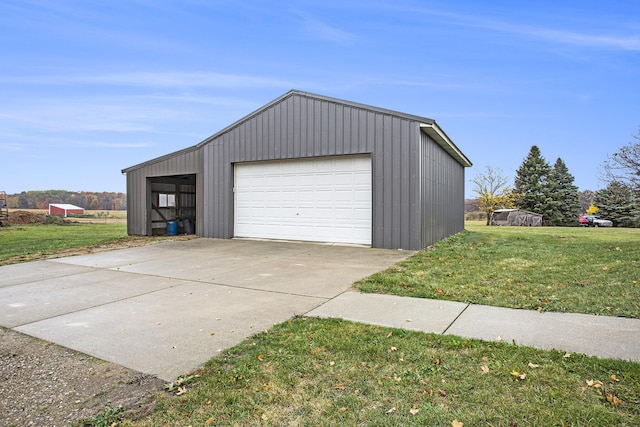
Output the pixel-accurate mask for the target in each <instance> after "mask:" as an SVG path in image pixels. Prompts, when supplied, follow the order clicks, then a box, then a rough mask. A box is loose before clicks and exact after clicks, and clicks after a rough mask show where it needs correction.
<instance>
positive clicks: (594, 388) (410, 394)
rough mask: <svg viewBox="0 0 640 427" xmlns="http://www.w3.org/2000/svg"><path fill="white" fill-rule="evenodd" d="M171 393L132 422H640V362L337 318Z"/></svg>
mask: <svg viewBox="0 0 640 427" xmlns="http://www.w3.org/2000/svg"><path fill="white" fill-rule="evenodd" d="M173 394H174V395H173V396H172V397H170V396H166V395H165V396H163V397H161V398H159V399H158V401H157V408H156V411H155V413H153V414H152V415H151V416H149V417H146V418H144V419H140V420H137V421H135V422H134V421H127V422H125V423H124V425H129V426H132V425H135V426H160V425H163V426H164V425H171V426H174V425H176V426H177V425H181V426H182V425H184V426H186V425H192V426H206V425H214V426H218V425H224V426H252V425H253V426H260V425H265V426H289V425H296V426H336V425H347V426H355V425H362V426H406V425H415V426H452V425H456V424H453V423H454V422H455V421H457V422H459V423H462V424H464V425H465V426H515V425H517V426H520V427H523V426H637V425H639V423H640V365H638V364H635V363H629V362H621V361H613V360H601V359H597V358H594V357H586V356H581V355H575V354H566V353H564V352H557V351H542V350H534V349H531V348H527V347H516V346H514V345H511V344H508V343H504V342H481V341H478V340H471V339H463V338H458V337H455V336H442V335H435V334H424V333H418V332H410V331H404V330H398V329H389V328H381V327H375V326H368V325H362V324H356V323H351V322H346V321H341V320H335V319H332V320H327V319H325V320H319V319H311V318H297V319H292V320H291V321H289V322H285V323H283V324H279V325H276V326H275V327H273V328H271V329H270V330H268V331H265V332H262V333H259V334H257V335H255V336H254V337H252V338H250V339H248V340H246V341H245V342H244V343H242V344H240V345H238V346H236V347H234V348H232V349H230V350H228V351H225V352H223V354H222V355H220V356H218V357H216V358H213V359H211V361H210V362H208V364H207V365H206V366H205V367H204V368H203V369H201V370H200V371H198V372H195V373H193V374H192V377H187V380H186V381H185V382H184V383H182V384H174V387H173ZM175 394H180V396H175ZM462 424H458V425H462Z"/></svg>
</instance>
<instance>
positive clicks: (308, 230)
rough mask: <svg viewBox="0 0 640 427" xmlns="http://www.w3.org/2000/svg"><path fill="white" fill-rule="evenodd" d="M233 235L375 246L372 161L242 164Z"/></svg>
mask: <svg viewBox="0 0 640 427" xmlns="http://www.w3.org/2000/svg"><path fill="white" fill-rule="evenodd" d="M235 235H236V237H257V238H267V239H285V240H306V241H315V242H336V243H358V244H365V245H370V244H371V157H369V156H367V157H362V156H346V157H324V158H314V159H304V160H280V161H270V162H255V163H240V164H236V167H235Z"/></svg>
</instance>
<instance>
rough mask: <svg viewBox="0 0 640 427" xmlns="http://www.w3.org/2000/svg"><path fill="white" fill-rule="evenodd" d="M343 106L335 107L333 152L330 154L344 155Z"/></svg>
mask: <svg viewBox="0 0 640 427" xmlns="http://www.w3.org/2000/svg"><path fill="white" fill-rule="evenodd" d="M344 110H345V108H344V105H335V121H336V123H335V127H334V132H333V138H334V141H333V150H332V151H331V154H344V153H345V147H344V128H345V122H344V119H345V116H344Z"/></svg>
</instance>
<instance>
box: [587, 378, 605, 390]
mask: <svg viewBox="0 0 640 427" xmlns="http://www.w3.org/2000/svg"><path fill="white" fill-rule="evenodd" d="M587 385H588V386H589V387H591V388H602V381H598V380H587Z"/></svg>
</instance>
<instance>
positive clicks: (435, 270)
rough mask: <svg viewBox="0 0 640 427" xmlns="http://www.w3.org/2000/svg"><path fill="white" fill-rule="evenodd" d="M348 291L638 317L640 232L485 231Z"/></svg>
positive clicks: (462, 236)
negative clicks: (356, 289)
mask: <svg viewBox="0 0 640 427" xmlns="http://www.w3.org/2000/svg"><path fill="white" fill-rule="evenodd" d="M466 228H467V229H466V230H465V231H464V232H462V233H459V234H457V235H455V236H452V237H449V238H447V239H444V240H442V241H440V242H438V243H436V244H435V245H434V246H432V247H429V248H427V249H425V250H423V251H420V252H418V253H417V254H415V255H413V256H411V257H410V258H408V259H406V260H404V261H402V262H400V263H398V264H397V265H396V266H393V267H391V268H389V269H387V270H384V271H382V272H379V273H376V274H374V275H372V276H370V277H368V278H365V279H363V280H361V281H359V282H357V283H356V284H355V286H356V287H357V288H358V289H359V290H361V291H362V292H372V293H382V294H391V295H400V296H410V297H418V298H432V299H445V300H453V301H461V302H467V303H473V304H485V305H492V306H498V307H509V308H521V309H529V310H538V311H557V312H573V313H584V314H600V315H608V316H620V317H632V318H639V317H640V277H639V276H640V244H638V242H639V241H640V229H622V228H613V229H605V228H595V229H594V228H581V227H487V226H484V225H480V223H469V222H468V223H467V224H466Z"/></svg>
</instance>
